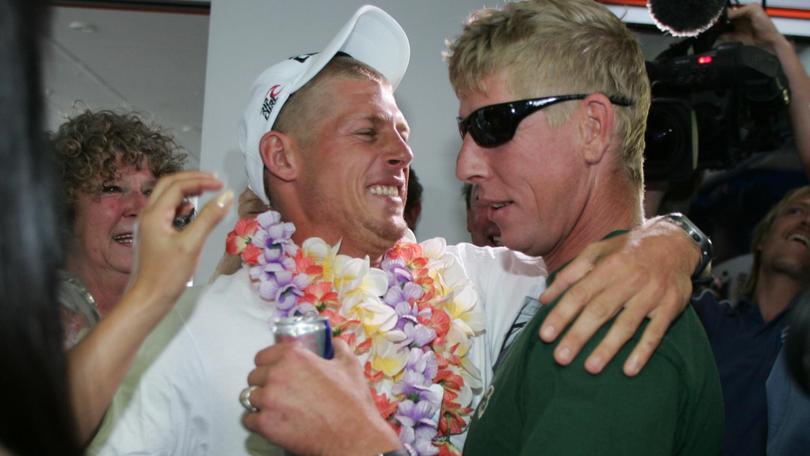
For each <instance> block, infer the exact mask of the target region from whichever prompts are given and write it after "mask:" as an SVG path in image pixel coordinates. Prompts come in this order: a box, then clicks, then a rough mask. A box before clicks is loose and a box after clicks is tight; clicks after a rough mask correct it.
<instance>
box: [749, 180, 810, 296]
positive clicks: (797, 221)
mask: <svg viewBox="0 0 810 456" xmlns="http://www.w3.org/2000/svg"><path fill="white" fill-rule="evenodd" d="M757 248H758V250H759V253H760V255H761V260H760V261H761V265H762V267H763V268H767V269H771V270H773V271H777V272H780V273H783V274H787V275H790V276H792V277H795V278H796V279H797V280H803V281H806V280H808V279H810V193H809V192H807V191H805V192H800V193H798V194H797V195H795V196H794V197H792V198H790V199H789V200H788V201H787V202H786V204H784V205H782V207H781V208H780V209H779V210H778V212H777V213H776V216H775V217H774V219H773V223H772V224H771V227H770V229H769V230H768V233H767V234H766V235H765V237H764V238H763V240H762V242H760V243H759V245H758V246H757Z"/></svg>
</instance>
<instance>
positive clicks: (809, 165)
mask: <svg viewBox="0 0 810 456" xmlns="http://www.w3.org/2000/svg"><path fill="white" fill-rule="evenodd" d="M728 18H729V19H730V20H731V22H732V24H733V25H734V31H733V32H731V33H728V34H726V35H725V36H724V37H723V38H724V39H725V40H728V41H739V42H741V43H743V44H748V45H755V46H759V47H761V48H763V49H765V50H767V51H769V52H771V53H773V54H774V55H776V57H777V58H778V59H779V63H780V64H781V65H782V70H783V71H784V72H785V76H787V79H788V86H789V87H790V97H791V100H790V123H791V127H792V131H793V141H794V143H795V145H796V149H797V151H798V153H799V159H800V160H801V162H802V165H804V170H805V173H806V174H807V176H808V177H810V76H808V75H807V70H805V68H804V65H803V64H802V61H801V60H800V59H799V56H798V54H796V49H795V48H794V47H793V43H791V42H790V41H789V40H788V39H787V38H786V37H785V36H784V35H782V34H781V33H779V30H778V29H777V28H776V25H775V24H774V23H773V21H772V20H771V18H770V17H769V16H768V14H767V13H766V12H765V11H764V10H763V9H762V6H760V5H759V4H758V3H751V4H748V5H743V6H739V7H734V8H729V10H728Z"/></svg>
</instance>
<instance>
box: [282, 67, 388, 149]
mask: <svg viewBox="0 0 810 456" xmlns="http://www.w3.org/2000/svg"><path fill="white" fill-rule="evenodd" d="M335 78H349V79H369V80H372V81H377V82H380V83H383V82H384V83H386V84H387V83H388V80H387V79H385V76H383V75H382V74H381V73H380V72H379V71H377V70H375V69H374V68H372V67H370V66H369V65H366V64H365V63H363V62H361V61H359V60H357V59H354V58H352V57H350V56H348V55H345V54H342V55H341V54H338V55H337V56H335V57H334V58H333V59H332V60H330V61H329V63H328V64H326V66H325V67H324V68H323V69H322V70H321V71H320V72H319V73H318V74H317V75H315V77H314V78H312V79H311V80H310V81H309V82H307V83H306V84H304V86H303V87H301V88H300V89H298V90H297V91H296V92H295V93H294V94H292V95H291V96H290V99H288V100H287V102H286V103H284V107H283V108H282V109H281V112H279V114H278V119H277V120H276V124H275V125H274V126H273V129H274V130H278V131H280V132H282V133H292V134H294V135H296V137H297V138H298V139H299V140H300V141H304V142H307V141H308V140H309V139H310V134H311V132H312V130H313V129H312V126H313V125H314V124H315V123H316V122H317V115H318V114H319V113H321V112H322V111H323V103H329V101H328V100H326V101H325V100H324V99H323V98H321V89H322V87H323V85H324V84H325V83H326V82H327V81H330V80H332V79H335Z"/></svg>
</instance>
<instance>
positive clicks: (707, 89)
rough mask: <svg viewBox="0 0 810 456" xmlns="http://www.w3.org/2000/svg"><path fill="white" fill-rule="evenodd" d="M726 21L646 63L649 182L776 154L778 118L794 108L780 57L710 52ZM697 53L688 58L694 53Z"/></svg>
mask: <svg viewBox="0 0 810 456" xmlns="http://www.w3.org/2000/svg"><path fill="white" fill-rule="evenodd" d="M728 27H729V23H728V21H727V20H725V21H718V25H716V26H715V27H712V29H710V30H709V31H707V32H705V33H704V34H701V35H700V36H698V37H695V38H688V39H686V40H684V41H681V42H679V43H675V44H673V45H672V46H671V47H670V48H669V49H668V50H666V51H664V52H663V53H662V54H661V55H659V56H658V57H657V58H656V59H655V60H654V61H652V62H647V73H648V75H649V78H650V82H651V85H652V105H651V106H650V113H649V117H648V121H647V130H646V132H645V140H646V149H645V151H644V155H645V163H644V172H645V175H646V176H647V180H648V181H651V182H656V181H685V180H687V179H689V177H690V176H691V175H692V174H693V172H694V171H695V170H699V169H725V168H730V167H732V166H734V165H736V164H737V163H739V162H740V161H742V160H744V159H746V158H748V157H749V156H750V155H751V154H752V153H753V152H755V151H758V150H769V149H774V148H776V147H778V145H779V142H778V141H779V138H778V136H779V135H778V132H777V129H776V128H775V127H776V122H777V118H778V114H780V113H784V112H786V110H785V107H786V106H787V105H788V104H789V103H790V93H789V90H788V88H787V87H788V85H787V79H786V77H785V75H784V72H783V71H782V67H781V65H780V64H779V60H778V59H777V58H776V56H774V55H772V54H770V53H769V52H767V51H765V50H763V49H760V48H758V47H755V46H747V45H743V44H740V43H723V44H720V45H719V46H717V47H713V48H712V45H713V43H714V41H715V40H716V38H717V36H719V35H720V34H721V33H723V32H724V31H725V30H727V29H728ZM690 49H692V50H693V52H692V53H691V54H689V53H688V52H689V50H690Z"/></svg>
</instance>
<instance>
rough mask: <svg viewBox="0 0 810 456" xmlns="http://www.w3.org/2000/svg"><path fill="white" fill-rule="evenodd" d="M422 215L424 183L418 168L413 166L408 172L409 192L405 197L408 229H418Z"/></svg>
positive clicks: (405, 216) (404, 215)
mask: <svg viewBox="0 0 810 456" xmlns="http://www.w3.org/2000/svg"><path fill="white" fill-rule="evenodd" d="M420 215H422V184H421V183H420V182H419V177H418V176H417V175H416V170H414V169H413V168H411V170H410V173H409V174H408V193H407V195H406V197H405V212H404V213H403V214H402V216H403V217H404V218H405V223H407V224H408V229H410V230H411V231H414V232H415V231H416V224H417V223H419V216H420Z"/></svg>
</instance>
